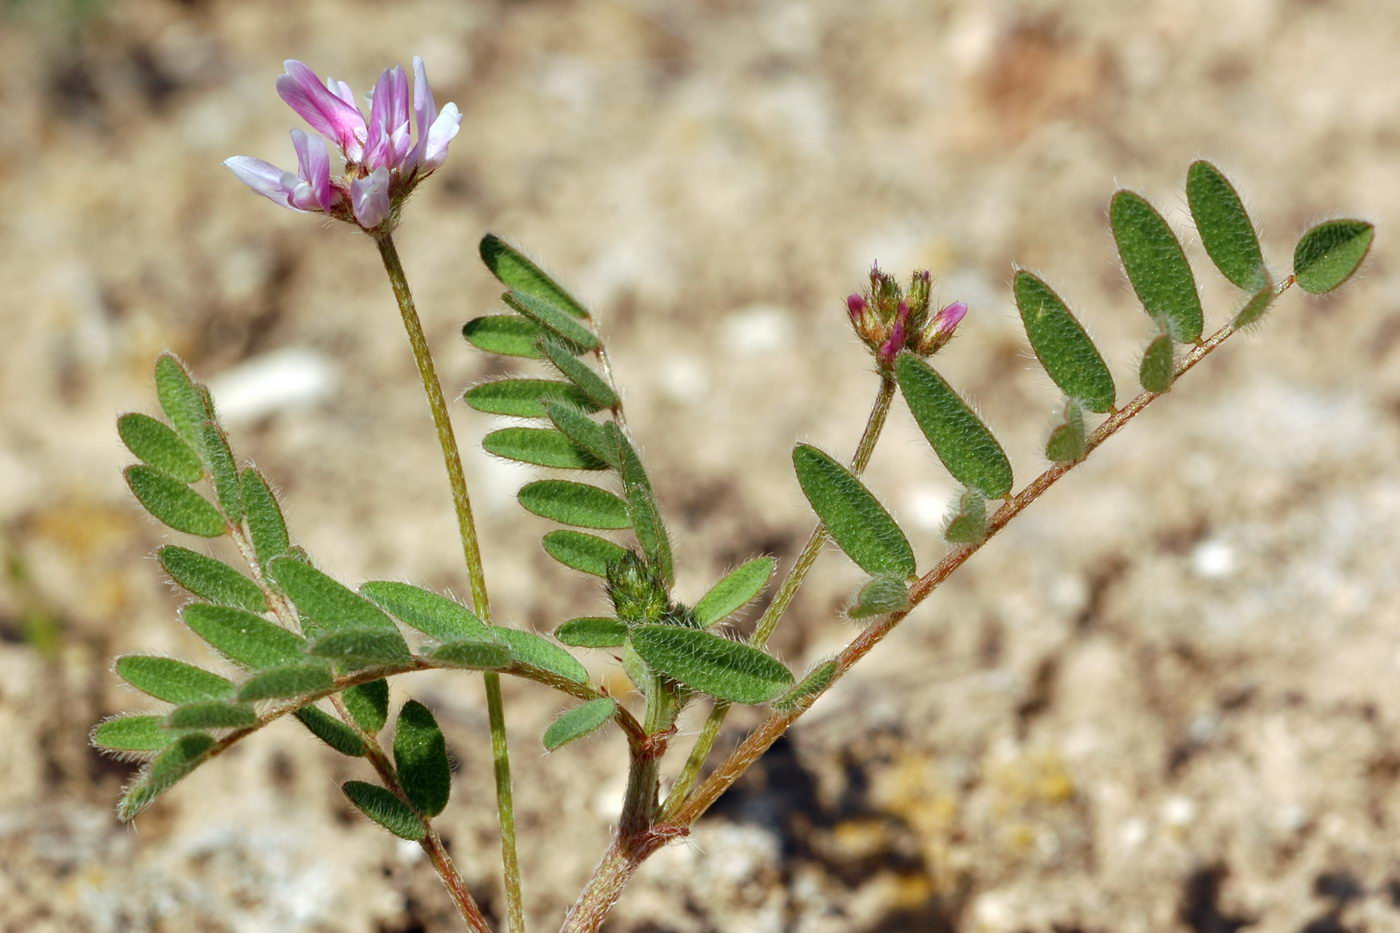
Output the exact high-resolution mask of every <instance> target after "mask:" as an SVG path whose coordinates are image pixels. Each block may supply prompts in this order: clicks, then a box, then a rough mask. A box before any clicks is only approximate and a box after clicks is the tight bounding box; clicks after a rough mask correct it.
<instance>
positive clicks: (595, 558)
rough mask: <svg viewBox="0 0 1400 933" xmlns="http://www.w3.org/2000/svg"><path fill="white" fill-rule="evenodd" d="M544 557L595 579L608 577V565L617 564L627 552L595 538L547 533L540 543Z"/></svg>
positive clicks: (586, 535)
mask: <svg viewBox="0 0 1400 933" xmlns="http://www.w3.org/2000/svg"><path fill="white" fill-rule="evenodd" d="M540 543H541V544H543V545H544V550H545V553H546V554H548V555H549V556H550V557H552V558H554V559H555V560H557V561H559V563H561V564H563V565H564V566H565V567H570V568H572V569H574V570H577V571H579V572H580V573H591V574H593V575H594V576H595V577H606V576H607V575H608V564H611V563H612V562H613V561H616V560H621V559H622V557H623V555H625V554H626V553H627V551H626V550H625V549H624V548H622V547H620V546H618V545H616V544H614V543H613V542H611V541H608V540H606V539H604V538H600V537H598V536H597V535H590V534H584V533H583V532H582V531H551V532H550V533H549V534H547V535H545V536H544V537H543V538H541V539H540Z"/></svg>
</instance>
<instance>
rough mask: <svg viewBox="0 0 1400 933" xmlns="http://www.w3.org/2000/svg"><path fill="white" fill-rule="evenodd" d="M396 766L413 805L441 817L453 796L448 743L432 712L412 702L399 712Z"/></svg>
mask: <svg viewBox="0 0 1400 933" xmlns="http://www.w3.org/2000/svg"><path fill="white" fill-rule="evenodd" d="M394 766H395V767H396V768H397V769H398V772H399V783H400V784H401V785H402V786H403V792H404V794H405V795H406V796H407V797H408V799H409V802H410V803H412V804H413V805H414V806H415V807H417V808H418V810H419V812H421V813H423V814H425V815H427V816H437V815H438V814H439V813H441V812H442V808H443V807H445V806H447V798H448V797H449V796H450V795H451V793H452V765H451V764H450V763H449V762H448V760H447V740H446V739H444V738H443V737H442V730H441V729H439V728H438V724H437V720H436V719H434V718H433V713H432V710H430V709H428V708H427V707H426V706H424V705H423V704H422V703H419V702H418V701H417V700H409V701H408V702H407V703H405V704H404V705H403V709H401V710H399V723H398V727H397V728H396V729H395V731H394Z"/></svg>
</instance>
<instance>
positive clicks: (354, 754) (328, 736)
mask: <svg viewBox="0 0 1400 933" xmlns="http://www.w3.org/2000/svg"><path fill="white" fill-rule="evenodd" d="M292 715H294V716H296V718H297V719H298V720H300V721H301V724H302V725H303V726H305V727H306V729H307V731H308V732H310V733H311V734H312V735H314V736H316V738H318V739H320V740H321V741H322V742H325V743H326V744H327V745H329V746H330V747H331V748H333V749H335V750H336V751H338V752H340V753H341V754H342V755H349V756H350V757H351V758H361V757H363V756H364V754H365V743H364V742H362V741H360V737H359V736H358V735H356V734H355V730H354V729H351V728H350V727H349V726H347V725H346V724H345V723H343V722H341V721H340V720H339V719H336V718H335V717H334V716H332V715H330V714H329V713H326V712H324V711H322V710H320V709H318V708H316V707H314V706H303V707H302V708H301V709H299V710H297V711H296V712H295V713H293V714H292Z"/></svg>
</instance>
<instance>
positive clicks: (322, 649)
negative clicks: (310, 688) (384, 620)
mask: <svg viewBox="0 0 1400 933" xmlns="http://www.w3.org/2000/svg"><path fill="white" fill-rule="evenodd" d="M311 653H312V654H313V655H315V656H316V657H318V658H334V659H336V660H338V661H344V662H345V663H346V664H347V665H349V666H350V667H351V668H353V669H359V668H365V667H378V666H380V665H400V664H407V663H408V662H410V661H412V660H413V653H412V652H411V651H409V650H408V644H407V643H406V642H405V641H404V640H403V636H402V635H400V634H399V631H398V629H383V628H350V629H334V630H332V631H331V632H330V633H329V634H326V635H322V636H321V637H320V638H318V639H316V641H315V642H313V643H312V645H311Z"/></svg>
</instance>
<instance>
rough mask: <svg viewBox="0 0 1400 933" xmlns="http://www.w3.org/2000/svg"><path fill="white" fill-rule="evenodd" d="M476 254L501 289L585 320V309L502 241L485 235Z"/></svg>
mask: <svg viewBox="0 0 1400 933" xmlns="http://www.w3.org/2000/svg"><path fill="white" fill-rule="evenodd" d="M480 251H481V261H482V262H484V263H486V268H488V269H490V270H491V274H492V275H494V276H495V277H496V278H497V279H498V280H500V283H501V284H502V285H504V286H506V287H507V288H509V289H512V290H513V291H517V292H520V293H521V294H524V295H531V296H533V297H535V298H539V299H541V300H542V301H547V302H549V303H551V304H554V305H557V306H558V307H560V308H563V309H564V310H566V311H568V312H569V313H570V314H572V315H574V316H575V317H588V309H586V308H585V307H584V306H583V305H582V304H580V303H579V302H578V301H577V300H576V299H575V298H574V297H573V296H572V295H570V294H569V293H568V292H566V291H564V289H563V288H561V287H560V286H559V284H558V283H557V282H555V281H554V280H553V279H552V278H550V277H549V276H548V275H546V274H545V273H544V271H543V270H541V269H540V267H539V266H537V265H535V264H534V263H533V262H531V261H530V260H529V259H526V258H525V256H524V255H522V254H521V253H520V251H519V250H517V249H515V248H514V247H512V246H511V245H510V244H508V243H507V242H506V241H505V240H502V239H501V238H500V237H498V236H496V235H495V234H491V233H488V234H486V236H484V237H482V238H481V246H480Z"/></svg>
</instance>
